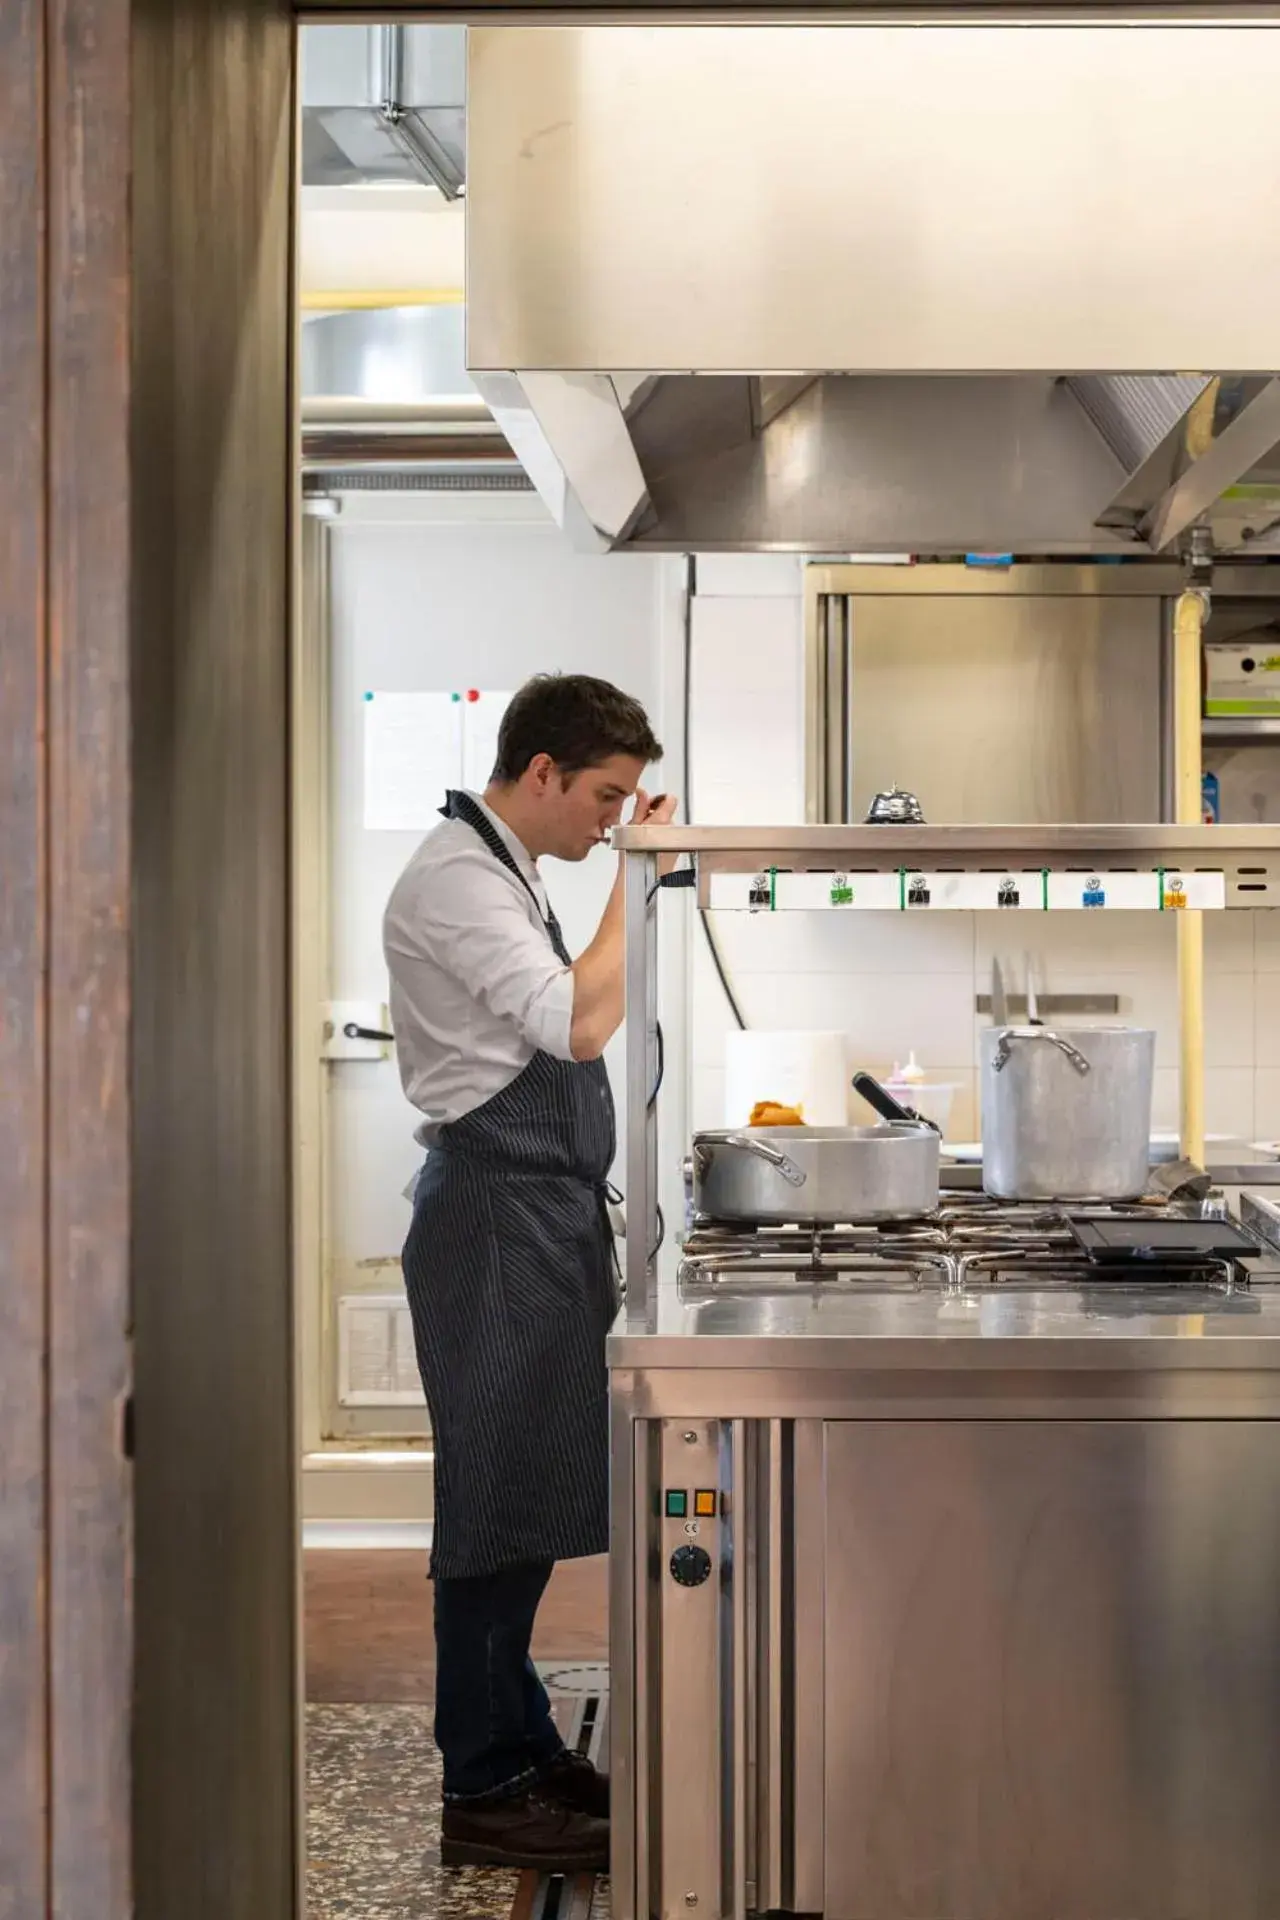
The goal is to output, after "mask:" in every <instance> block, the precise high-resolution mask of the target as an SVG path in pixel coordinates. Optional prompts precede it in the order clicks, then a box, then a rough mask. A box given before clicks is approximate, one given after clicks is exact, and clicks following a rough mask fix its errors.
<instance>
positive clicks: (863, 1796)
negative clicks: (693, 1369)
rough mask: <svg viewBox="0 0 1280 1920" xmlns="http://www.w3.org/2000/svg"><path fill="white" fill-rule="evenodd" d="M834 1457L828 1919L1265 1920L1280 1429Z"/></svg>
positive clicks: (829, 1554) (1273, 1840) (1276, 1698)
mask: <svg viewBox="0 0 1280 1920" xmlns="http://www.w3.org/2000/svg"><path fill="white" fill-rule="evenodd" d="M825 1456H826V1473H825V1512H826V1528H825V1532H826V1605H825V1627H824V1645H825V1666H826V1711H825V1756H826V1764H825V1816H826V1817H825V1831H826V1847H825V1882H826V1899H825V1908H826V1915H827V1920H1050V1917H1051V1920H1274V1916H1275V1915H1276V1914H1277V1913H1280V1822H1277V1820H1276V1819H1275V1814H1274V1799H1275V1790H1276V1783H1277V1782H1278V1781H1280V1427H1277V1426H1276V1425H1274V1424H1267V1423H1265V1422H1259V1423H1250V1422H1239V1423H1235V1422H1218V1423H1214V1422H1208V1421H1204V1422H1198V1423H1195V1422H1186V1423H1173V1422H1147V1423H1143V1422H1131V1423H1107V1422H1091V1423H1080V1424H1076V1423H1070V1422H1044V1423H1034V1424H1015V1423H1013V1422H988V1423H977V1422H975V1423H973V1424H958V1423H954V1422H951V1423H930V1422H923V1421H922V1422H912V1423H905V1422H904V1423H877V1422H872V1421H868V1422H856V1423H855V1422H840V1423H833V1424H830V1425H828V1426H827V1427H826V1429H825Z"/></svg>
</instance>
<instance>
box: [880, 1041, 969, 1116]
mask: <svg viewBox="0 0 1280 1920" xmlns="http://www.w3.org/2000/svg"><path fill="white" fill-rule="evenodd" d="M884 1084H885V1088H886V1090H887V1091H888V1092H889V1093H891V1094H892V1095H893V1097H894V1099H895V1100H900V1101H901V1102H902V1104H903V1106H904V1107H911V1108H912V1109H914V1111H915V1112H916V1113H918V1114H919V1115H920V1117H921V1119H922V1120H932V1122H933V1124H934V1126H935V1127H937V1128H938V1129H939V1131H940V1132H942V1133H945V1132H946V1130H947V1124H948V1122H949V1121H950V1119H951V1105H952V1102H953V1101H954V1099H955V1097H956V1095H957V1093H958V1092H959V1091H960V1089H959V1087H958V1085H956V1084H955V1083H954V1082H951V1081H946V1080H930V1079H929V1078H928V1076H927V1075H926V1073H925V1070H924V1068H923V1067H922V1066H921V1065H920V1063H919V1061H918V1060H917V1059H916V1056H915V1054H914V1053H911V1054H908V1056H907V1064H906V1066H905V1067H904V1066H901V1065H899V1064H898V1063H897V1062H896V1061H895V1063H894V1068H893V1072H892V1073H891V1074H890V1076H889V1078H888V1079H887V1080H886V1081H885V1083H884Z"/></svg>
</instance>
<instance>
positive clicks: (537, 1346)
mask: <svg viewBox="0 0 1280 1920" xmlns="http://www.w3.org/2000/svg"><path fill="white" fill-rule="evenodd" d="M444 812H445V813H446V814H447V815H448V816H449V817H450V818H452V819H461V820H464V821H466V823H467V825H468V826H470V827H472V828H474V830H475V831H476V833H478V834H479V836H480V838H481V839H482V840H483V841H484V843H485V845H486V847H487V848H488V849H489V851H490V853H492V854H493V856H494V858H495V859H497V860H500V861H501V862H502V864H503V865H504V866H505V867H507V868H508V869H509V870H510V871H511V872H512V873H514V874H516V876H517V878H518V879H519V880H520V882H521V884H522V885H523V886H525V887H527V888H528V891H529V893H530V895H531V896H533V889H532V888H531V887H529V886H528V882H527V881H526V880H525V878H524V876H523V874H521V873H520V870H519V868H518V867H517V866H516V863H515V861H514V860H513V859H512V858H511V855H510V853H509V852H508V851H507V848H506V847H505V846H504V845H503V842H502V840H501V838H500V837H499V835H498V834H497V833H495V832H494V829H493V827H492V825H491V823H490V822H489V820H488V819H487V818H486V817H485V815H484V814H483V813H482V812H481V811H480V809H479V808H478V807H477V806H476V804H475V802H474V801H473V800H471V799H470V798H469V797H468V796H467V795H466V794H461V793H451V794H450V795H449V798H448V803H447V805H446V807H445V808H444ZM533 897H534V898H535V899H536V896H533ZM546 928H547V937H548V939H549V940H550V942H551V945H552V948H553V949H554V951H555V953H556V954H557V955H558V956H559V958H560V959H561V960H562V961H563V962H564V963H565V965H566V966H568V965H569V964H570V962H569V955H568V952H567V951H566V949H565V944H564V938H563V936H562V934H561V931H560V927H559V924H558V922H557V921H556V918H555V915H554V914H550V915H548V918H547V921H546ZM615 1146H616V1136H615V1129H614V1111H613V1095H612V1093H611V1091H610V1088H609V1079H608V1075H607V1073H606V1072H605V1067H604V1062H603V1061H601V1060H585V1061H568V1060H556V1059H553V1058H552V1056H551V1055H550V1054H547V1053H542V1052H539V1053H535V1054H534V1056H533V1059H532V1060H531V1061H530V1062H529V1064H528V1066H527V1067H525V1069H524V1070H523V1072H522V1073H520V1074H519V1075H518V1076H517V1078H516V1079H515V1080H513V1081H512V1082H511V1083H510V1084H509V1085H508V1086H505V1087H503V1088H502V1090H501V1092H499V1093H496V1094H494V1096H493V1097H492V1099H489V1100H486V1101H485V1102H484V1104H483V1105H482V1106H480V1107H476V1108H475V1109H474V1110H473V1111H472V1112H470V1113H467V1114H464V1115H463V1116H462V1118H461V1119H460V1120H453V1121H450V1122H449V1123H448V1124H447V1125H445V1126H442V1127H441V1129H440V1133H439V1137H438V1140H437V1143H436V1145H435V1146H434V1147H433V1148H432V1150H431V1152H430V1153H429V1154H428V1155H427V1160H426V1164H425V1166H424V1167H423V1170H422V1173H421V1175H420V1177H419V1180H418V1185H417V1189H416V1192H415V1195H414V1210H413V1224H412V1226H411V1227H410V1229H409V1237H408V1240H407V1241H406V1242H405V1248H404V1256H403V1264H404V1276H405V1285H406V1288H407V1290H408V1295H409V1307H410V1311H411V1313H412V1315H413V1331H414V1340H415V1344H416V1347H417V1355H418V1367H419V1371H420V1372H421V1374H422V1384H423V1389H424V1391H425V1393H426V1397H427V1406H428V1408H429V1410H430V1414H431V1430H432V1437H433V1442H434V1447H435V1508H436V1510H435V1532H434V1536H433V1545H432V1554H431V1574H432V1578H433V1579H438V1580H456V1579H466V1578H470V1577H472V1576H474V1575H477V1574H486V1573H495V1572H497V1571H498V1570H499V1569H500V1568H503V1567H514V1566H522V1565H526V1564H528V1563H530V1562H532V1561H538V1560H569V1559H575V1558H578V1557H580V1556H582V1555H584V1554H593V1553H603V1552H604V1551H605V1550H606V1548H607V1546H608V1519H609V1493H608V1383H607V1375H606V1371H605V1336H606V1334H607V1332H608V1329H609V1324H610V1322H611V1320H612V1319H613V1316H614V1313H615V1311H616V1309H617V1284H616V1274H617V1267H616V1263H615V1259H614V1252H613V1235H612V1231H611V1228H610V1225H609V1215H608V1204H607V1202H608V1187H607V1184H606V1183H607V1178H608V1173H609V1168H610V1165H611V1164H612V1161H613V1156H614V1151H615Z"/></svg>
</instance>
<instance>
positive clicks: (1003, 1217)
mask: <svg viewBox="0 0 1280 1920" xmlns="http://www.w3.org/2000/svg"><path fill="white" fill-rule="evenodd" d="M1069 1212H1070V1214H1071V1215H1072V1217H1073V1218H1075V1219H1077V1220H1079V1219H1080V1218H1082V1217H1084V1218H1088V1219H1096V1220H1103V1221H1108V1222H1120V1221H1135V1222H1144V1223H1150V1222H1152V1221H1162V1222H1168V1223H1176V1222H1179V1221H1194V1222H1206V1221H1207V1222H1212V1221H1223V1220H1225V1218H1226V1208H1225V1206H1224V1204H1223V1202H1222V1201H1221V1200H1219V1199H1216V1198H1211V1199H1208V1200H1202V1201H1182V1202H1172V1201H1166V1202H1164V1203H1163V1204H1158V1205H1145V1204H1144V1205H1142V1206H1104V1205H1098V1206H1072V1207H1071V1208H1070V1209H1069ZM677 1277H678V1283H679V1286H680V1289H681V1291H682V1292H683V1293H685V1294H695V1293H700V1292H703V1291H719V1290H731V1291H737V1290H739V1289H749V1290H752V1291H769V1290H780V1289H785V1290H788V1291H789V1290H791V1289H793V1288H800V1287H819V1286H820V1287H831V1286H836V1287H848V1286H867V1287H874V1288H888V1289H893V1290H899V1289H907V1290H911V1289H919V1288H926V1287H933V1288H938V1287H941V1288H943V1289H946V1290H954V1291H960V1292H965V1291H968V1290H969V1289H971V1288H973V1287H978V1286H986V1287H1001V1286H1003V1287H1019V1286H1020V1287H1035V1288H1044V1287H1054V1286H1061V1287H1080V1286H1095V1285H1100V1284H1101V1285H1116V1284H1125V1285H1140V1286H1144V1287H1146V1286H1170V1285H1179V1286H1188V1285H1191V1286H1199V1287H1204V1286H1210V1287H1216V1288H1221V1289H1234V1288H1236V1287H1240V1286H1247V1285H1248V1284H1249V1271H1248V1269H1247V1268H1246V1267H1244V1266H1243V1265H1242V1264H1241V1263H1240V1261H1239V1260H1236V1259H1232V1258H1222V1257H1213V1258H1204V1259H1198V1258H1197V1259H1193V1260H1192V1259H1177V1260H1161V1259H1154V1260H1153V1259H1148V1260H1146V1261H1145V1262H1142V1263H1140V1264H1139V1263H1136V1262H1135V1263H1132V1264H1128V1263H1127V1264H1124V1265H1115V1266H1107V1265H1100V1264H1099V1263H1098V1262H1096V1261H1094V1260H1091V1259H1090V1258H1089V1256H1088V1254H1087V1253H1086V1252H1085V1251H1084V1250H1083V1248H1082V1247H1081V1245H1080V1243H1079V1241H1078V1239H1077V1237H1076V1234H1075V1233H1074V1232H1073V1231H1072V1229H1071V1227H1070V1225H1069V1224H1068V1221H1067V1210H1064V1208H1063V1207H1061V1206H1046V1205H1043V1204H1038V1203H1037V1204H1028V1203H1022V1202H1008V1201H1000V1200H992V1199H990V1198H989V1197H988V1196H986V1195H985V1194H981V1193H974V1194H948V1195H947V1197H946V1204H945V1205H943V1206H942V1207H940V1208H939V1209H938V1211H937V1212H936V1213H933V1214H929V1215H927V1216H925V1217H923V1218H920V1219H911V1220H897V1221H883V1222H880V1223H878V1224H876V1225H874V1226H847V1227H813V1226H807V1225H806V1226H801V1225H795V1226H782V1227H778V1226H769V1227H764V1226H762V1227H754V1228H752V1227H743V1226H740V1225H736V1224H735V1225H729V1224H726V1223H724V1222H717V1221H713V1220H705V1219H700V1220H697V1221H695V1223H694V1226H693V1228H692V1231H691V1232H690V1233H689V1235H688V1237H687V1238H686V1240H685V1242H684V1246H683V1249H682V1256H681V1261H680V1266H679V1270H678V1276H677ZM1268 1277H1280V1275H1275V1276H1272V1275H1269V1276H1268Z"/></svg>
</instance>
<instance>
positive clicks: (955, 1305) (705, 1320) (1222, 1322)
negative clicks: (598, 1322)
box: [609, 1271, 1280, 1373]
mask: <svg viewBox="0 0 1280 1920" xmlns="http://www.w3.org/2000/svg"><path fill="white" fill-rule="evenodd" d="M1277 1282H1280V1273H1277V1272H1275V1271H1272V1272H1271V1278H1270V1282H1264V1283H1262V1284H1259V1283H1258V1282H1256V1281H1255V1282H1254V1283H1253V1284H1252V1285H1250V1286H1245V1287H1236V1288H1233V1289H1230V1290H1227V1289H1224V1288H1216V1287H1189V1286H1170V1287H1167V1288H1153V1287H1150V1286H1132V1285H1122V1284H1120V1283H1119V1282H1117V1281H1114V1280H1112V1281H1100V1282H1099V1284H1098V1285H1097V1286H1096V1287H1093V1288H1091V1289H1089V1290H1088V1291H1084V1290H1078V1289H1074V1288H1067V1287H1053V1288H1043V1289H1037V1290H1035V1291H1032V1290H1023V1289H1022V1288H1019V1287H1016V1286H1009V1285H1000V1286H991V1287H985V1288H982V1289H980V1290H975V1291H972V1292H966V1293H963V1294H954V1293H947V1292H945V1291H944V1290H943V1289H942V1288H941V1287H940V1286H939V1287H933V1286H930V1287H914V1286H903V1287H901V1288H898V1287H892V1286H886V1287H884V1288H873V1287H872V1286H871V1285H869V1284H868V1283H858V1284H857V1285H855V1286H850V1287H848V1288H842V1287H839V1286H837V1285H828V1284H819V1285H804V1284H797V1285H796V1286H795V1287H794V1289H793V1290H792V1291H791V1292H789V1293H787V1294H785V1295H784V1294H780V1293H778V1292H776V1291H772V1292H765V1291H763V1290H761V1291H750V1292H748V1291H742V1292H737V1291H730V1290H727V1289H726V1290H725V1291H724V1292H723V1293H717V1294H715V1295H714V1296H712V1297H710V1298H708V1297H703V1298H698V1299H682V1298H681V1296H680V1294H679V1291H678V1290H677V1288H676V1287H675V1286H674V1285H673V1284H665V1285H662V1286H660V1287H659V1288H658V1289H657V1300H656V1306H655V1309H654V1310H653V1311H652V1312H651V1313H650V1314H649V1315H648V1316H646V1317H645V1318H644V1319H636V1320H629V1319H628V1318H627V1316H626V1314H625V1312H624V1313H623V1314H621V1315H620V1316H619V1318H618V1320H617V1322H616V1324H615V1326H614V1328H613V1332H612V1334H611V1336H610V1339H609V1364H610V1366H612V1367H644V1368H649V1367H663V1368H669V1367H680V1368H693V1369H695V1370H698V1371H701V1370H704V1369H707V1368H715V1369H718V1370H719V1369H724V1370H727V1371H729V1372H734V1371H737V1370H739V1369H742V1368H756V1367H768V1368H775V1369H778V1370H780V1371H782V1372H804V1371H806V1370H811V1369H813V1368H820V1369H827V1368H831V1369H834V1370H836V1371H837V1372H847V1371H854V1372H860V1373H865V1372H883V1371H886V1370H891V1369H895V1368H903V1367H908V1368H913V1369H914V1368H928V1369H930V1370H938V1371H947V1370H951V1369H956V1370H963V1371H969V1372H972V1371H977V1370H989V1369H999V1368H1002V1367H1016V1368H1019V1369H1026V1368H1028V1367H1036V1366H1038V1365H1044V1366H1052V1367H1063V1366H1070V1365H1075V1366H1083V1367H1089V1366H1098V1367H1106V1368H1109V1369H1110V1368H1116V1367H1130V1368H1133V1369H1135V1370H1138V1371H1141V1372H1167V1371H1182V1370H1185V1369H1186V1368H1195V1367H1199V1366H1204V1365H1211V1366H1213V1367H1215V1368H1222V1367H1233V1366H1246V1365H1247V1366H1258V1367H1265V1368H1268V1369H1270V1368H1275V1369H1277V1370H1280V1284H1276V1283H1277ZM1210 1345H1211V1346H1212V1349H1213V1351H1212V1355H1211V1356H1209V1355H1207V1354H1206V1348H1207V1347H1209V1346H1210ZM1037 1347H1043V1348H1044V1349H1045V1351H1044V1353H1043V1355H1042V1356H1038V1355H1037V1353H1036V1351H1035V1350H1036V1348H1037Z"/></svg>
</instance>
